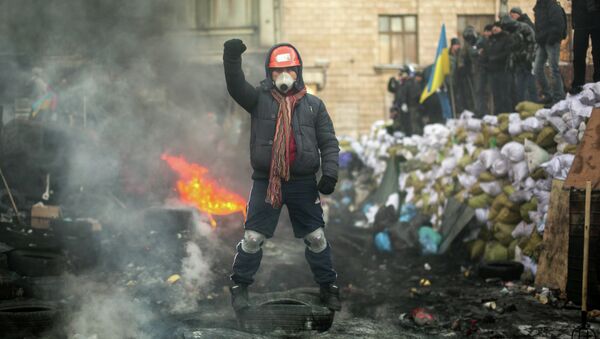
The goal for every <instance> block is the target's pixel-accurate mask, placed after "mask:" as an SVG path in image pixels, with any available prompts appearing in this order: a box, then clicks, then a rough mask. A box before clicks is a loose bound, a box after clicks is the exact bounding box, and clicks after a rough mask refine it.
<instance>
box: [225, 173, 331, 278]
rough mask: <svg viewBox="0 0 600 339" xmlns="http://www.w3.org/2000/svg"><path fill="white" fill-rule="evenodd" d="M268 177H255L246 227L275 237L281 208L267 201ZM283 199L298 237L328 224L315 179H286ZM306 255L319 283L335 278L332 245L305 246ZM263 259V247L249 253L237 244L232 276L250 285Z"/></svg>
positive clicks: (267, 236) (283, 183)
mask: <svg viewBox="0 0 600 339" xmlns="http://www.w3.org/2000/svg"><path fill="white" fill-rule="evenodd" d="M268 185H269V182H268V181H267V180H255V181H254V184H253V185H252V191H251V193H250V201H249V202H248V217H247V219H246V223H245V225H244V229H246V230H252V231H255V232H258V233H260V234H262V235H264V236H265V237H266V238H271V237H272V236H273V233H274V232H275V228H276V227H277V222H278V221H279V215H280V213H281V208H278V209H275V208H273V207H272V206H271V204H269V203H267V202H266V201H265V199H266V197H267V187H268ZM281 186H282V187H281V190H282V195H283V203H284V204H285V205H286V206H287V208H288V212H289V215H290V221H291V222H292V228H293V230H294V236H295V237H296V238H304V237H305V236H307V235H308V234H309V233H311V232H313V231H316V230H317V229H319V228H321V227H325V222H324V221H323V209H322V207H321V202H320V198H319V192H318V190H317V183H316V181H315V179H310V180H302V181H288V182H282V185H281ZM305 257H306V261H307V262H308V265H309V266H310V269H311V271H312V273H313V276H314V279H315V282H316V283H317V284H319V285H323V284H331V283H333V282H335V280H336V278H337V274H336V273H335V271H334V270H333V262H332V259H331V246H330V245H329V244H327V247H326V248H325V250H323V251H321V252H319V253H315V252H312V251H310V250H309V249H308V247H307V248H306V249H305ZM261 259H262V249H261V250H259V251H258V252H257V253H246V252H244V250H243V249H242V246H241V243H240V244H238V246H237V254H236V255H235V258H234V262H233V274H232V275H231V280H233V282H234V283H236V284H246V285H250V284H252V283H253V282H254V274H256V271H258V268H259V266H260V261H261Z"/></svg>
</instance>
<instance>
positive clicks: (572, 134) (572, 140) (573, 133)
mask: <svg viewBox="0 0 600 339" xmlns="http://www.w3.org/2000/svg"><path fill="white" fill-rule="evenodd" d="M578 137H579V131H578V130H576V129H570V130H568V131H566V132H565V133H564V134H563V139H564V140H565V142H567V143H569V144H571V145H577V144H579V140H578Z"/></svg>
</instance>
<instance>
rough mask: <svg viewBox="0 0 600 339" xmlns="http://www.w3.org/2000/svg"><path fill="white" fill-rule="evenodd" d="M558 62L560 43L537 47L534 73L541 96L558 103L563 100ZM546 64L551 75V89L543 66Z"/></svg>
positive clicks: (563, 94)
mask: <svg viewBox="0 0 600 339" xmlns="http://www.w3.org/2000/svg"><path fill="white" fill-rule="evenodd" d="M559 61H560V43H558V42H557V43H555V44H553V45H540V44H538V45H537V51H536V54H535V66H534V73H535V78H536V79H537V81H538V83H539V84H540V87H541V90H542V94H543V96H544V97H545V98H549V99H551V101H552V102H558V101H560V100H563V99H564V98H565V88H564V86H563V80H562V76H561V75H560V68H559V67H558V62H559ZM546 62H548V65H549V66H550V73H552V87H551V86H550V84H549V83H548V79H547V78H546V73H544V66H545V65H546Z"/></svg>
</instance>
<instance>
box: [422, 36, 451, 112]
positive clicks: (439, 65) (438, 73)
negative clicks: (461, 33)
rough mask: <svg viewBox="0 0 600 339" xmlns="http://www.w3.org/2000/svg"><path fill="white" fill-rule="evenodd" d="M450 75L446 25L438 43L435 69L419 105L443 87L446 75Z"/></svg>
mask: <svg viewBox="0 0 600 339" xmlns="http://www.w3.org/2000/svg"><path fill="white" fill-rule="evenodd" d="M448 74H450V56H449V54H448V43H447V41H446V25H442V33H441V34H440V41H439V42H438V48H437V52H436V55H435V62H434V64H433V69H432V70H431V74H430V75H429V79H428V80H427V86H426V87H425V89H424V90H423V94H421V100H419V103H423V102H424V101H425V100H426V99H427V98H429V97H430V96H431V95H432V94H434V93H435V92H436V91H437V90H438V88H440V86H442V84H443V83H444V79H446V75H448Z"/></svg>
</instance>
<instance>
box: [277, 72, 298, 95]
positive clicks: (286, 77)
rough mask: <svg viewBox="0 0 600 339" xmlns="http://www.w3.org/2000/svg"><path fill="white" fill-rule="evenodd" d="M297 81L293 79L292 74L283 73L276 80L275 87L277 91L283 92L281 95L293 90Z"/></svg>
mask: <svg viewBox="0 0 600 339" xmlns="http://www.w3.org/2000/svg"><path fill="white" fill-rule="evenodd" d="M295 81H296V80H294V78H292V76H291V75H290V73H288V72H283V73H281V74H279V76H278V77H277V80H275V87H277V89H278V90H279V91H281V93H287V92H288V91H289V90H290V89H292V86H293V85H294V82H295Z"/></svg>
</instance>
